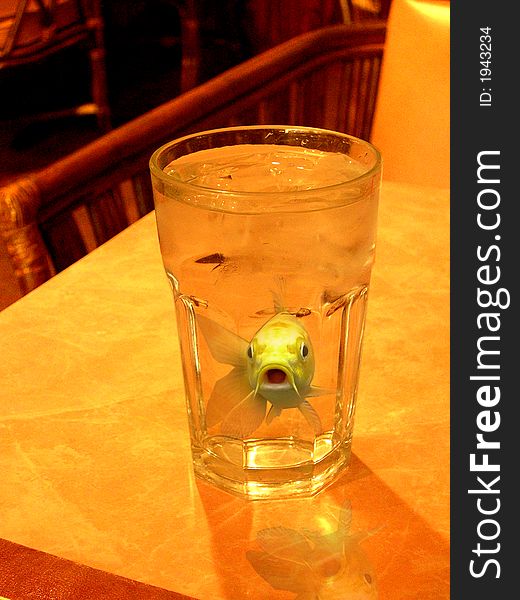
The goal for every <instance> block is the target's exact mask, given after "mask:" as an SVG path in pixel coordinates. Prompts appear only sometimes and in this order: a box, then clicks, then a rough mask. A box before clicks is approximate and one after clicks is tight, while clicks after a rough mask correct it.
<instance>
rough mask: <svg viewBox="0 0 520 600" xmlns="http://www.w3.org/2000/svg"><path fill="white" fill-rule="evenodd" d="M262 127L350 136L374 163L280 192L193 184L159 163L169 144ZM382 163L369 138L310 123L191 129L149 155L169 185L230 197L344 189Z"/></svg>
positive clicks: (153, 170) (153, 169)
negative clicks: (345, 176) (349, 173)
mask: <svg viewBox="0 0 520 600" xmlns="http://www.w3.org/2000/svg"><path fill="white" fill-rule="evenodd" d="M262 129H265V130H271V131H272V130H278V131H280V132H286V133H291V132H295V133H298V132H301V133H310V132H313V133H315V134H316V133H318V134H319V133H323V134H326V135H332V136H334V137H337V138H342V139H345V140H351V141H354V142H356V143H359V144H360V145H364V146H366V147H367V148H369V149H370V150H371V151H372V153H373V155H374V164H373V165H372V166H371V167H370V168H368V169H367V171H366V172H365V173H362V174H361V175H358V176H357V177H353V178H352V179H347V180H346V181H341V182H340V183H333V184H329V185H324V186H319V187H315V188H310V189H305V190H283V191H277V192H273V191H260V190H251V191H249V190H247V191H242V190H240V191H237V190H222V189H219V188H214V187H206V186H202V185H197V184H194V183H191V182H186V181H182V180H180V179H175V177H172V176H171V175H169V174H168V173H165V172H164V170H163V169H162V168H161V167H160V166H159V164H158V161H159V157H160V156H161V155H162V154H163V153H164V152H165V151H166V150H168V149H169V148H171V147H173V146H176V145H179V144H181V143H182V142H185V141H187V140H190V139H194V138H197V137H202V136H208V135H209V134H218V133H231V132H233V131H253V130H262ZM244 143H246V142H244ZM236 145H237V146H238V145H240V144H236ZM282 145H283V144H282ZM287 146H290V144H287ZM222 147H224V146H222ZM298 147H301V146H298ZM381 167H382V157H381V152H380V151H379V150H378V148H377V147H376V146H374V144H372V143H371V142H368V141H367V140H363V139H361V138H358V137H356V136H353V135H350V134H348V133H343V132H340V131H334V130H332V129H324V128H321V127H309V126H304V125H236V126H233V127H219V128H216V129H207V130H204V131H197V132H193V133H189V134H186V135H184V136H181V137H178V138H176V139H174V140H171V141H169V142H166V143H164V144H163V145H162V146H159V148H157V149H156V150H155V151H154V152H153V154H152V155H151V157H150V161H149V168H150V172H151V174H152V175H153V176H154V177H156V178H158V179H159V180H161V181H162V182H163V183H164V184H167V185H168V184H172V185H173V184H174V185H176V186H179V187H181V188H186V189H189V190H192V191H199V192H200V193H205V194H208V193H213V194H218V195H219V196H223V197H229V198H232V197H237V196H240V197H243V198H252V197H255V196H256V197H263V198H265V197H268V196H272V195H273V194H276V195H277V196H279V197H280V196H281V197H288V196H300V195H301V196H304V195H312V194H313V193H314V194H316V192H323V191H328V190H330V191H333V190H337V189H341V188H342V187H345V186H351V185H353V184H357V183H358V182H361V181H363V180H364V179H369V178H371V177H373V176H374V175H375V174H376V173H377V172H378V171H381Z"/></svg>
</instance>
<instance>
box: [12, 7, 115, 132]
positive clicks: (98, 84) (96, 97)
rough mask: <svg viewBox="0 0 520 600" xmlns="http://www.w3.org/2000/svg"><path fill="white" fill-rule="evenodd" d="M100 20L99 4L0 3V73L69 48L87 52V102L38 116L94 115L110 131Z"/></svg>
mask: <svg viewBox="0 0 520 600" xmlns="http://www.w3.org/2000/svg"><path fill="white" fill-rule="evenodd" d="M103 25H104V23H103V18H102V13H101V6H100V0H2V2H1V3H0V70H1V69H8V68H9V69H13V68H16V67H19V66H20V65H24V64H30V63H37V62H39V61H41V60H42V59H45V58H46V57H47V56H49V55H51V54H55V53H56V52H59V51H61V50H62V49H64V48H68V47H70V46H80V45H81V46H82V47H84V48H85V51H86V53H87V54H88V59H89V62H90V70H91V72H90V76H91V100H92V101H91V102H87V103H84V104H82V105H81V106H78V107H73V108H71V109H68V110H64V111H55V112H53V113H49V114H48V115H47V114H43V113H42V114H41V115H40V117H44V118H47V117H49V116H51V115H52V116H56V115H61V114H68V113H71V114H78V115H80V114H81V115H82V114H95V115H96V118H97V120H98V124H99V126H100V127H101V129H102V130H103V131H107V130H108V129H109V128H110V114H109V113H110V111H109V105H108V98H107V86H106V68H105V47H104V38H103Z"/></svg>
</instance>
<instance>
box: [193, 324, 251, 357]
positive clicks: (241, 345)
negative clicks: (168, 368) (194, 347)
mask: <svg viewBox="0 0 520 600" xmlns="http://www.w3.org/2000/svg"><path fill="white" fill-rule="evenodd" d="M197 323H198V325H199V327H200V330H201V331H202V333H203V335H204V339H205V340H206V342H207V344H208V346H209V351H210V352H211V355H212V356H213V358H214V359H215V360H216V361H217V362H220V363H224V364H226V365H233V366H234V367H244V366H245V364H246V352H247V347H248V346H249V342H248V341H246V340H245V339H244V338H241V337H240V336H239V335H237V334H236V333H233V332H232V331H229V329H226V328H225V327H222V325H219V324H218V323H216V322H215V321H213V320H212V319H209V318H208V317H204V316H203V315H197Z"/></svg>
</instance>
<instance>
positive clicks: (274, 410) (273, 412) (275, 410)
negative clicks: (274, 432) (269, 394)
mask: <svg viewBox="0 0 520 600" xmlns="http://www.w3.org/2000/svg"><path fill="white" fill-rule="evenodd" d="M281 414H282V409H281V408H280V407H279V406H275V405H274V404H271V408H270V409H269V412H268V413H267V417H266V418H265V422H266V423H267V424H268V425H271V423H272V422H273V419H274V418H275V417H279V416H280V415H281Z"/></svg>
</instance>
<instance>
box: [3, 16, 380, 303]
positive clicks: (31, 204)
mask: <svg viewBox="0 0 520 600" xmlns="http://www.w3.org/2000/svg"><path fill="white" fill-rule="evenodd" d="M385 31H386V29H385V24H384V23H381V22H370V23H368V22H367V23H366V24H363V25H361V24H359V25H351V26H347V25H338V26H332V27H327V28H323V29H320V30H316V31H312V32H310V33H306V34H303V35H301V36H299V37H296V38H293V39H291V40H289V41H287V42H285V43H284V44H282V45H279V46H276V47H275V48H272V49H271V50H268V51H266V52H265V53H263V54H261V55H258V56H256V57H254V58H252V59H250V60H248V61H246V62H244V63H242V64H240V65H238V66H236V67H234V68H232V69H229V70H228V71H226V72H224V73H222V74H221V75H218V76H217V77H215V78H213V79H212V80H210V81H207V82H206V83H204V84H202V85H199V86H197V87H195V88H193V89H192V90H190V91H188V92H186V93H184V94H182V95H181V96H178V97H177V98H175V99H173V100H171V101H169V102H167V103H165V104H163V105H161V106H159V107H158V108H156V109H154V110H151V111H149V112H148V113H146V114H144V115H142V116H141V117H139V118H136V119H134V120H133V121H131V122H129V123H127V124H126V125H123V126H122V127H120V128H118V129H115V130H113V131H111V132H110V133H108V134H105V135H104V136H102V137H100V138H98V139H97V140H95V141H94V142H92V143H90V144H88V145H87V146H85V147H83V148H81V149H80V150H78V151H76V152H74V153H73V154H71V155H69V156H67V157H65V158H63V159H61V160H59V161H57V162H56V163H54V164H51V165H50V166H49V167H47V168H44V169H42V170H41V171H37V172H34V173H32V174H30V175H28V176H26V177H23V178H21V179H19V180H17V181H15V182H14V183H12V184H10V185H8V186H6V187H5V188H3V189H1V190H0V230H1V233H2V235H3V238H4V240H5V244H6V247H7V250H8V253H9V256H10V257H11V261H12V264H13V268H14V272H15V273H16V276H17V278H18V281H19V284H20V287H21V289H22V291H23V293H26V292H28V291H29V290H31V289H34V288H35V287H37V286H38V285H40V284H41V283H43V282H44V281H46V280H47V279H49V278H50V277H51V276H52V275H53V274H55V273H56V272H57V271H60V270H61V269H63V268H65V267H66V266H68V265H70V264H71V263H73V262H74V261H76V260H77V259H79V258H80V257H81V256H83V255H84V254H86V253H87V252H89V251H90V250H92V249H94V248H95V247H96V246H98V245H99V244H102V243H103V242H105V241H106V240H108V239H109V238H110V237H112V236H113V235H115V234H116V233H118V232H119V231H121V230H122V229H124V228H125V227H127V226H128V225H129V224H130V223H131V222H133V221H135V220H137V219H138V218H140V217H141V216H143V215H144V214H145V213H147V212H149V211H150V210H152V209H153V199H152V193H151V184H150V176H149V172H148V161H149V158H150V156H151V154H152V152H153V151H154V150H155V149H156V148H157V147H158V146H159V145H161V144H163V143H165V142H167V141H169V140H171V139H174V138H176V137H178V136H180V135H183V134H186V133H189V132H194V131H201V130H204V129H211V128H216V127H223V126H230V125H239V124H242V125H246V124H288V125H291V124H294V125H308V126H316V127H323V128H328V129H335V130H339V131H343V132H347V133H350V134H353V135H356V136H358V137H362V138H365V139H368V138H370V131H371V125H372V116H373V111H374V104H375V98H376V93H377V86H378V78H379V71H380V65H381V58H382V54H383V46H384V39H385Z"/></svg>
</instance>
